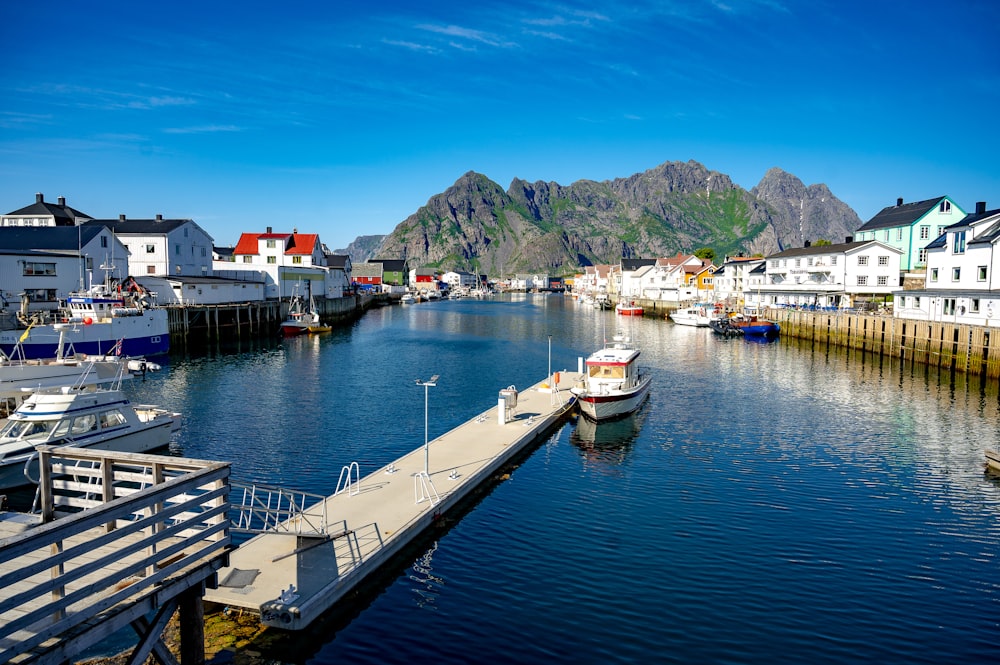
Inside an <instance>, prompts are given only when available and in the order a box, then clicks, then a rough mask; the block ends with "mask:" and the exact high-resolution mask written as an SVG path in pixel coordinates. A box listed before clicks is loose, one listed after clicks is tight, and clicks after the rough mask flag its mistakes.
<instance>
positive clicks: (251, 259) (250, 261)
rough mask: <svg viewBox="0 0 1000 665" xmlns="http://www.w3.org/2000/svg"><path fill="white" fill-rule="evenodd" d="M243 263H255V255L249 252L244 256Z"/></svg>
mask: <svg viewBox="0 0 1000 665" xmlns="http://www.w3.org/2000/svg"><path fill="white" fill-rule="evenodd" d="M243 263H253V257H252V256H250V255H249V254H248V255H246V256H244V257H243Z"/></svg>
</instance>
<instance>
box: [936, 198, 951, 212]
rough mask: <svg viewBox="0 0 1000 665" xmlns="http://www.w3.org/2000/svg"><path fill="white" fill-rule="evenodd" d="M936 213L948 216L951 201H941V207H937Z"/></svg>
mask: <svg viewBox="0 0 1000 665" xmlns="http://www.w3.org/2000/svg"><path fill="white" fill-rule="evenodd" d="M938 212H943V213H945V214H948V213H950V212H951V201H942V202H941V205H939V206H938Z"/></svg>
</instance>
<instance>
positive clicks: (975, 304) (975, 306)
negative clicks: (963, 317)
mask: <svg viewBox="0 0 1000 665" xmlns="http://www.w3.org/2000/svg"><path fill="white" fill-rule="evenodd" d="M969 311H970V312H979V298H972V299H971V300H969Z"/></svg>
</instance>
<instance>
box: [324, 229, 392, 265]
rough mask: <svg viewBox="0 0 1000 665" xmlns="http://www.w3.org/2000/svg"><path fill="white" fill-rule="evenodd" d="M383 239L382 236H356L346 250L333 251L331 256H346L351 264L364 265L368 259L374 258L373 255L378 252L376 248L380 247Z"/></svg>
mask: <svg viewBox="0 0 1000 665" xmlns="http://www.w3.org/2000/svg"><path fill="white" fill-rule="evenodd" d="M384 239H385V236H384V235H381V236H358V237H357V238H355V239H354V241H353V242H352V243H351V244H349V245H348V246H347V247H346V248H344V249H335V250H333V254H338V255H340V256H343V255H345V254H346V255H347V256H350V257H351V263H364V262H365V261H367V260H368V259H371V258H374V257H375V253H376V252H378V248H379V247H381V246H382V241H383V240H384Z"/></svg>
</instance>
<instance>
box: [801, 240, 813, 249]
mask: <svg viewBox="0 0 1000 665" xmlns="http://www.w3.org/2000/svg"><path fill="white" fill-rule="evenodd" d="M802 246H803V247H811V246H812V241H811V240H806V244H804V245H802Z"/></svg>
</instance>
